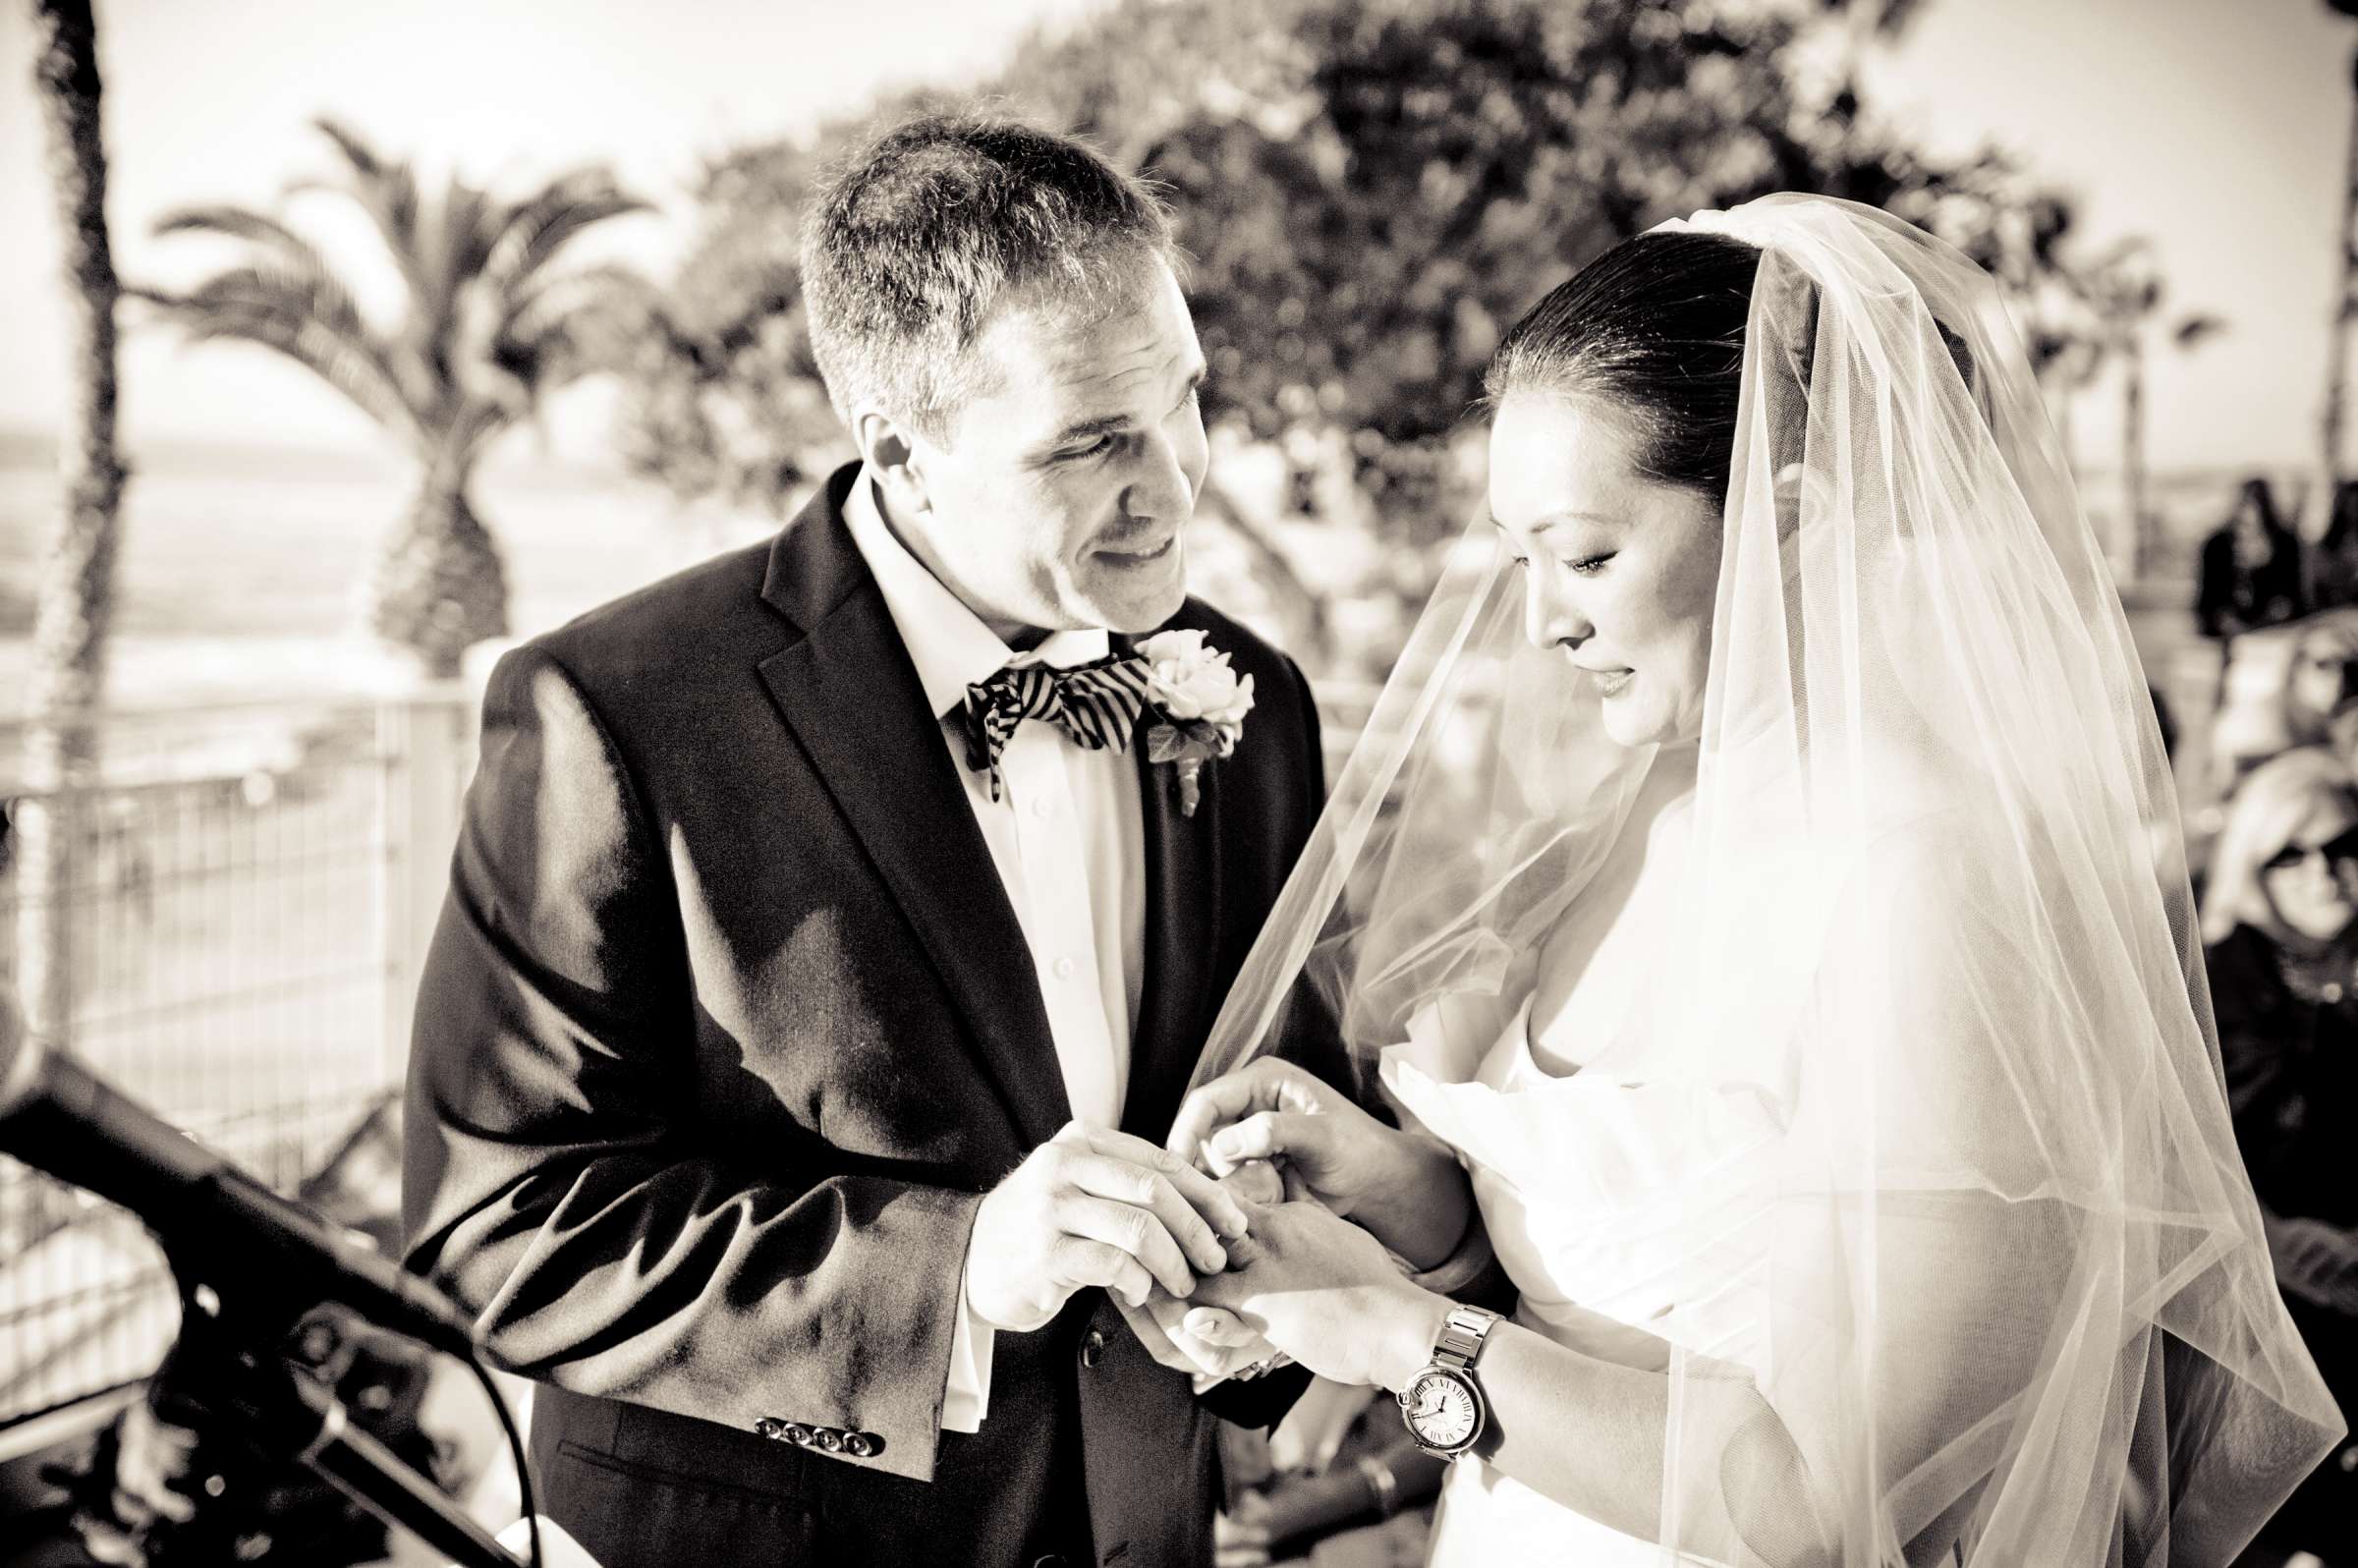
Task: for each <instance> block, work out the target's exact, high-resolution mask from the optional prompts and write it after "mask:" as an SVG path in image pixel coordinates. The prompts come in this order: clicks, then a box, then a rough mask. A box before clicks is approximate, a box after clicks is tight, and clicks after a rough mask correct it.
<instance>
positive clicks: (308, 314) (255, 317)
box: [139, 256, 421, 440]
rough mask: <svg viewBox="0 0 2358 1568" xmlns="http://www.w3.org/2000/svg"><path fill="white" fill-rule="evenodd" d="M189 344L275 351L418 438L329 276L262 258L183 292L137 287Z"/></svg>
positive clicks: (381, 354) (407, 407) (411, 412)
mask: <svg viewBox="0 0 2358 1568" xmlns="http://www.w3.org/2000/svg"><path fill="white" fill-rule="evenodd" d="M139 298H140V299H142V300H145V301H146V302H148V303H149V304H151V305H153V306H155V307H156V308H158V309H160V310H162V311H163V312H164V314H165V315H166V316H167V317H168V318H169V319H171V320H172V321H173V322H175V323H176V324H177V325H178V326H179V327H180V328H181V329H182V331H183V332H184V333H186V334H187V338H188V341H189V342H191V343H203V342H206V341H209V340H213V339H224V338H226V339H234V340H240V341H244V342H248V343H258V344H260V345H261V346H263V347H264V348H270V349H276V350H277V351H278V352H279V353H281V354H284V355H285V356H287V358H289V359H291V360H293V361H294V362H295V363H296V364H300V365H302V366H303V367H304V368H305V369H307V370H309V371H310V372H311V373H312V374H314V375H316V376H318V377H319V378H320V379H321V380H322V381H325V382H326V383H327V384H328V385H329V386H332V387H334V388H335V389H336V390H337V391H338V392H341V393H343V394H344V396H345V397H347V398H349V399H350V400H351V401H352V402H353V403H354V404H355V405H356V406H357V407H359V409H360V410H361V411H362V412H363V413H364V414H366V415H367V416H368V417H369V418H370V419H372V420H376V421H377V422H378V423H380V424H382V425H384V426H385V427H386V428H388V429H390V430H392V431H393V432H394V433H395V434H397V435H400V436H402V437H404V438H405V439H410V440H416V439H418V438H419V437H420V435H421V426H420V421H419V417H418V412H417V410H415V409H414V408H413V407H412V406H411V404H410V401H409V400H408V398H407V397H405V396H404V393H403V387H402V383H401V378H400V376H399V375H398V374H396V373H395V370H394V367H393V364H392V363H391V360H390V357H389V356H388V354H387V353H386V350H385V348H384V346H383V345H382V344H381V343H379V342H378V341H377V340H376V339H375V338H374V337H373V336H372V335H371V334H370V333H369V332H368V330H367V327H366V325H365V323H364V322H362V320H361V319H360V315H359V312H358V311H357V310H354V309H352V308H351V299H350V296H349V295H346V294H345V293H344V292H343V290H342V287H341V286H340V285H338V284H336V283H335V282H334V280H333V279H332V278H328V277H325V276H324V275H321V274H314V273H309V272H306V271H303V270H301V269H296V268H290V267H287V266H284V265H281V264H279V263H278V262H277V261H276V260H275V258H272V257H268V256H264V257H262V258H260V259H257V260H256V261H254V262H253V263H251V264H249V265H245V266H236V267H230V268H227V269H225V270H223V271H221V272H217V273H215V274H214V275H213V276H211V277H209V278H207V279H206V280H205V281H204V282H203V283H201V284H199V285H198V286H197V288H195V289H193V290H191V291H190V292H188V293H186V294H166V293H163V292H161V291H157V290H150V289H141V290H140V291H139Z"/></svg>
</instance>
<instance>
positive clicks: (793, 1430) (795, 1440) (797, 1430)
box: [780, 1421, 811, 1448]
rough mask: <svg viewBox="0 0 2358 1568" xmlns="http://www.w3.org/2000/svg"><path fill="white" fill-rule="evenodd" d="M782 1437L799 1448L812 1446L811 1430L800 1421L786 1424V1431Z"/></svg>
mask: <svg viewBox="0 0 2358 1568" xmlns="http://www.w3.org/2000/svg"><path fill="white" fill-rule="evenodd" d="M780 1435H783V1436H784V1437H785V1439H786V1440H787V1441H788V1442H790V1443H792V1444H794V1445H795V1446H796V1447H797V1448H808V1447H810V1446H811V1428H808V1427H806V1426H804V1425H803V1424H802V1423H801V1422H799V1421H790V1422H788V1423H787V1424H786V1430H785V1431H784V1432H783V1433H782V1434H780Z"/></svg>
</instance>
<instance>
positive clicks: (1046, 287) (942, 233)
mask: <svg viewBox="0 0 2358 1568" xmlns="http://www.w3.org/2000/svg"><path fill="white" fill-rule="evenodd" d="M809 212H810V215H809V219H808V221H807V222H806V224H805V226H804V231H803V253H802V269H803V278H802V282H803V301H804V309H805V314H806V319H807V320H808V322H809V326H810V332H811V350H812V355H813V358H814V359H815V360H816V361H817V362H818V372H819V375H820V376H821V378H822V379H824V381H825V382H826V387H827V398H828V400H829V401H830V402H831V403H833V404H834V406H835V412H836V414H837V416H838V417H840V418H841V419H843V420H845V422H846V423H849V422H850V420H851V415H852V410H853V407H854V406H855V405H856V404H857V403H859V402H860V401H861V400H862V399H864V398H872V399H874V400H875V401H876V402H877V403H878V404H880V405H882V406H883V407H884V408H885V409H887V410H888V411H889V412H891V413H893V414H894V415H896V416H898V417H900V418H902V419H906V420H910V421H911V422H912V423H914V424H915V425H917V426H918V427H919V428H920V429H922V430H924V431H925V432H926V434H928V435H930V436H933V437H935V438H939V437H940V436H941V435H942V434H943V433H944V432H945V431H946V429H947V427H948V425H949V422H950V421H951V420H953V419H954V418H955V417H956V415H957V412H958V410H959V408H960V407H961V406H962V405H963V404H964V403H965V401H966V400H967V398H969V397H971V396H973V395H975V394H976V393H977V392H979V391H981V390H983V388H982V387H981V385H980V383H979V380H978V377H977V373H976V371H977V367H976V366H975V364H973V360H972V357H971V356H970V355H969V354H968V353H967V350H968V349H969V348H970V347H971V346H972V345H973V343H974V340H975V337H976V335H977V334H978V333H980V332H981V331H982V330H983V327H984V326H986V325H988V324H989V322H990V320H991V318H992V317H993V316H994V315H996V314H997V313H998V312H999V310H1000V309H1002V308H1005V307H1007V306H1009V305H1011V304H1022V305H1025V306H1032V307H1041V306H1044V307H1046V308H1050V309H1052V310H1056V311H1061V312H1070V313H1072V314H1073V315H1074V316H1075V317H1076V318H1078V319H1086V318H1089V317H1091V316H1093V315H1095V314H1097V313H1100V312H1103V311H1105V310H1108V309H1111V308H1117V307H1119V306H1120V305H1122V304H1125V303H1127V302H1129V301H1130V300H1132V299H1133V298H1135V296H1136V294H1137V291H1138V289H1139V286H1140V283H1141V281H1142V273H1141V267H1140V263H1141V262H1142V261H1144V260H1149V259H1151V260H1159V261H1161V262H1163V263H1164V264H1166V265H1169V266H1171V267H1172V268H1173V269H1174V270H1176V269H1177V268H1178V266H1179V253H1178V249H1177V246H1176V244H1175V242H1174V241H1173V239H1172V234H1171V221H1170V214H1169V212H1168V210H1167V209H1166V208H1165V207H1164V206H1163V204H1162V202H1161V201H1160V199H1158V198H1157V197H1156V196H1155V194H1154V193H1153V191H1152V190H1151V189H1150V188H1149V187H1148V186H1147V184H1146V183H1145V182H1144V181H1142V180H1140V179H1138V178H1137V177H1135V176H1133V175H1129V174H1125V173H1123V172H1122V171H1121V170H1120V169H1117V168H1115V167H1114V166H1113V165H1112V164H1111V163H1108V162H1107V161H1106V160H1105V159H1104V158H1102V157H1100V156H1099V155H1098V154H1097V153H1096V152H1095V151H1094V150H1092V149H1091V148H1090V147H1089V146H1087V145H1086V144H1084V143H1083V142H1081V141H1079V140H1075V139H1073V138H1071V137H1065V136H1058V135H1056V134H1054V133H1053V132H1048V131H1042V130H1039V129H1038V128H1037V127H1034V126H1030V125H1026V124H1024V123H1023V122H1022V121H1020V120H1012V119H1007V118H1003V117H996V116H991V115H986V114H983V113H979V112H972V111H967V112H959V113H950V114H930V115H926V116H923V117H921V118H919V119H915V120H910V121H907V122H905V123H903V124H901V125H898V126H895V127H894V128H893V129H892V130H890V131H888V132H886V133H885V134H884V135H883V136H881V137H879V138H878V139H876V140H874V141H872V142H870V144H869V145H868V146H866V147H865V148H863V149H862V150H861V151H859V152H858V153H856V154H854V155H853V156H852V158H851V159H850V160H849V161H848V162H847V163H846V164H845V165H844V166H843V167H842V168H841V169H840V170H839V171H837V172H836V174H835V175H834V177H833V178H832V179H831V180H830V181H829V182H827V184H826V185H825V186H823V187H822V188H821V189H820V190H819V191H818V192H816V193H815V194H814V197H813V199H812V203H811V207H810V209H809Z"/></svg>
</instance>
